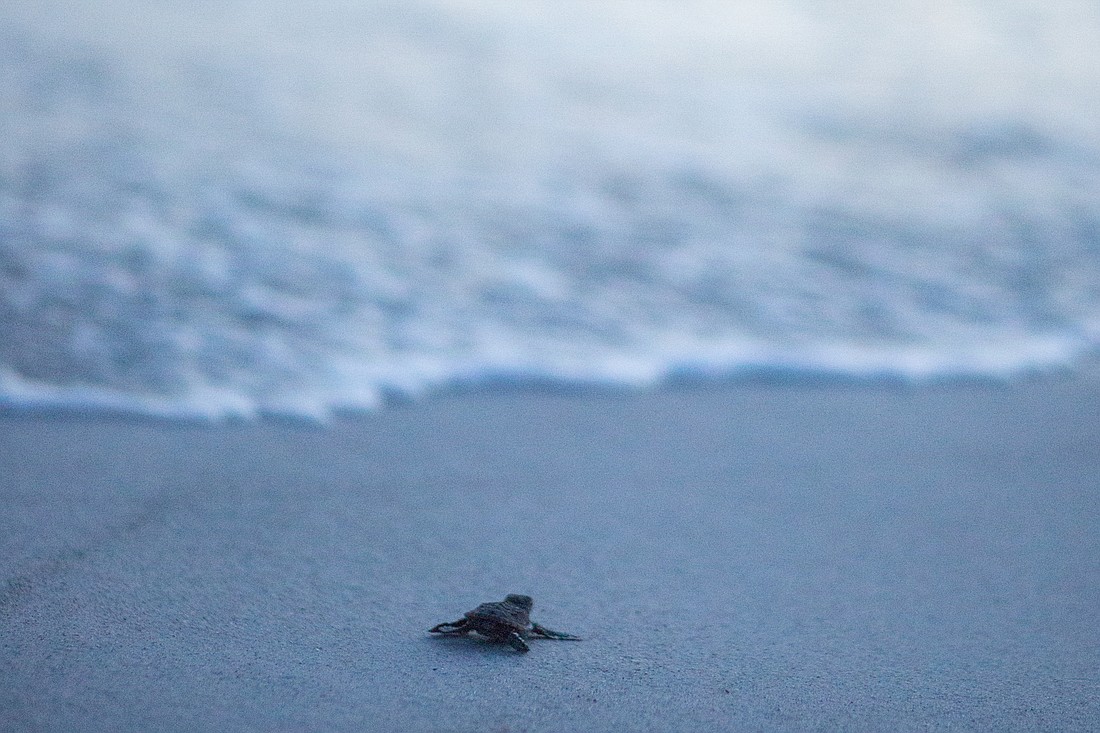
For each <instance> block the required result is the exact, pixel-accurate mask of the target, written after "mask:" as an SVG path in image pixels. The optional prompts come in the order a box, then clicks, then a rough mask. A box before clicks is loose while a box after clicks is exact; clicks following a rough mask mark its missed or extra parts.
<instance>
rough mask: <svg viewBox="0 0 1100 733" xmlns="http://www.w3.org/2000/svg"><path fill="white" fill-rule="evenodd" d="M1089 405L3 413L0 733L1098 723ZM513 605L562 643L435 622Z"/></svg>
mask: <svg viewBox="0 0 1100 733" xmlns="http://www.w3.org/2000/svg"><path fill="white" fill-rule="evenodd" d="M1098 416H1100V386H1098V384H1097V382H1096V381H1094V380H1090V379H1089V378H1087V377H1075V378H1068V377H1067V378H1061V377H1049V378H1039V379H1034V380H1031V381H1026V382H1022V383H1019V384H1014V385H998V384H966V385H957V384H956V385H949V386H948V385H945V386H928V387H920V388H907V387H899V386H888V385H883V386H866V385H864V386H856V385H845V384H807V383H801V384H765V383H751V382H742V383H734V384H729V385H719V386H703V387H688V388H682V389H668V390H664V391H658V392H652V393H639V394H633V393H627V394H571V395H563V394H553V393H548V392H537V391H523V390H516V391H511V392H495V393H493V392H479V393H469V394H452V395H449V396H441V397H436V398H432V399H428V400H425V401H423V402H417V403H411V404H402V405H394V406H391V407H389V408H387V409H385V410H383V411H381V412H378V413H375V414H369V415H362V416H354V417H346V418H342V419H339V420H337V421H335V422H334V423H332V424H330V425H328V426H325V427H319V426H314V425H310V424H299V423H288V422H280V421H275V420H264V421H257V422H248V423H227V424H212V425H211V424H202V423H189V424H188V423H169V422H158V421H148V420H136V419H129V418H118V419H112V418H104V417H87V418H84V417H63V416H50V415H26V414H23V415H20V414H9V415H6V416H3V417H2V419H0V464H2V465H0V503H2V505H3V506H4V507H5V509H4V511H3V512H0V729H3V730H5V731H12V732H15V731H75V730H83V731H148V730H159V731H173V730H178V731H195V730H210V731H214V730H217V731H261V730H262V731H276V730H285V731H300V730H334V731H364V730H369V731H374V730H377V731H470V732H474V731H477V732H478V733H482V732H485V731H568V730H585V731H587V730H634V731H642V730H653V731H681V730H682V731H689V730H690V731H697V730H737V731H754V730H760V731H768V730H858V731H885V730H895V731H905V730H929V729H931V730H989V731H1013V730H1019V731H1035V730H1044V731H1071V730H1080V731H1085V730H1096V729H1097V728H1100V674H1098V672H1097V670H1100V631H1098V630H1100V550H1098V548H1100V493H1098V490H1097V489H1098V479H1097V476H1100V417H1098ZM506 593H527V594H530V595H532V596H533V597H534V599H535V609H534V614H533V617H534V618H535V620H537V621H539V622H540V623H543V624H545V625H547V626H550V627H552V628H555V629H560V630H563V631H568V632H572V633H575V634H579V635H580V636H583V637H584V641H581V642H558V641H548V640H542V641H540V640H533V641H532V642H531V645H532V650H531V652H530V653H529V654H527V655H522V654H518V653H516V652H514V651H512V650H511V649H510V648H508V647H506V646H493V645H489V644H486V643H482V642H478V641H477V640H474V639H440V638H436V637H433V636H430V635H429V634H428V633H427V629H428V628H429V627H431V626H432V625H434V624H436V623H439V622H442V621H450V620H453V619H455V618H458V617H459V616H460V615H461V613H462V612H463V611H465V610H467V609H469V608H472V607H473V606H475V605H477V604H478V603H481V602H483V601H487V600H499V599H500V598H503V596H504V595H505V594H506Z"/></svg>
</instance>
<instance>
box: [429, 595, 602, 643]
mask: <svg viewBox="0 0 1100 733" xmlns="http://www.w3.org/2000/svg"><path fill="white" fill-rule="evenodd" d="M533 605H534V602H533V601H532V600H531V596H520V595H514V594H513V595H509V596H506V597H505V598H504V600H503V601H497V602H495V603H482V604H481V605H480V606H478V607H477V608H475V609H474V610H472V611H467V612H466V613H465V615H464V616H463V617H462V618H460V619H459V620H458V621H452V622H451V623H449V624H439V625H438V626H433V627H432V628H430V629H428V631H429V632H430V633H432V634H447V635H449V636H462V635H465V634H468V633H470V632H471V631H474V632H477V633H478V634H480V635H481V636H484V637H485V638H487V639H488V640H489V641H495V642H498V643H505V644H509V645H510V646H511V647H512V648H513V649H515V650H516V651H519V652H526V651H530V649H531V648H530V647H529V646H527V642H526V639H528V638H530V637H531V636H541V637H543V638H544V639H567V640H570V641H580V637H579V636H573V635H572V634H563V633H562V632H560V631H552V630H551V629H548V628H546V627H545V626H539V625H538V624H536V623H532V621H531V607H532V606H533Z"/></svg>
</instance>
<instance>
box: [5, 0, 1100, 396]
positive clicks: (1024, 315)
mask: <svg viewBox="0 0 1100 733" xmlns="http://www.w3.org/2000/svg"><path fill="white" fill-rule="evenodd" d="M69 5H70V4H67V3H60V2H49V1H48V0H47V1H45V2H40V3H34V4H31V3H24V4H16V5H15V6H14V7H12V8H10V9H8V10H6V11H5V12H4V14H3V15H2V16H0V38H2V39H3V41H4V42H3V43H2V44H0V99H2V100H3V101H2V102H0V104H2V105H3V110H2V111H3V119H4V127H3V138H2V139H0V163H2V165H0V403H2V404H5V405H8V406H24V407H48V408H51V409H85V410H121V411H137V412H143V413H152V414H158V415H165V416H173V415H190V416H204V417H216V416H222V415H245V416H247V415H255V414H262V413H286V414H296V415H308V416H316V417H323V416H325V415H327V414H330V413H331V412H332V411H333V410H341V409H372V408H374V407H377V406H378V405H380V404H382V403H383V402H384V401H385V400H386V399H387V397H388V396H390V395H394V394H402V395H412V396H415V395H419V394H423V393H426V392H431V391H434V390H438V389H444V388H446V387H448V386H449V385H456V384H484V383H496V382H501V381H503V382H512V383H515V382H518V383H525V382H538V383H551V384H559V385H563V386H569V385H604V386H611V387H614V386H620V387H643V386H649V385H654V384H658V383H661V382H662V381H665V380H668V379H670V378H683V377H704V378H710V377H727V376H733V375H737V374H744V373H759V372H766V373H777V374H785V375H790V376H797V375H800V374H813V375H833V376H839V377H842V378H852V379H882V378H887V379H903V380H910V381H921V380H929V379H945V378H946V379H950V378H957V377H968V378H969V377H978V378H998V379H999V378H1007V377H1011V376H1013V375H1017V374H1025V373H1029V372H1032V371H1035V370H1044V369H1051V368H1072V367H1073V366H1074V365H1075V364H1078V363H1080V362H1081V360H1082V359H1083V358H1084V357H1085V356H1086V355H1088V354H1091V353H1094V352H1095V351H1096V348H1097V345H1098V343H1100V327H1098V324H1100V207H1098V206H1097V204H1096V202H1097V201H1100V133H1097V131H1096V127H1095V119H1094V118H1095V109H1097V108H1100V50H1098V49H1097V46H1096V44H1095V43H1094V40H1095V38H1096V37H1100V10H1097V9H1096V8H1095V7H1093V6H1092V5H1090V4H1088V3H1075V2H1069V1H1068V0H1067V1H1065V2H1056V3H1051V4H1048V5H1046V6H1044V8H1043V10H1041V11H1034V12H1033V11H1030V10H1027V9H1025V8H1022V7H1017V6H1015V5H1013V4H1003V5H999V6H997V7H991V6H989V5H988V4H986V3H981V2H978V1H977V0H971V1H969V2H966V1H962V0H960V1H959V2H953V3H949V4H948V5H945V6H942V7H940V6H938V7H937V8H936V9H922V10H921V11H920V12H917V11H915V10H912V9H910V8H909V7H908V6H907V5H905V4H903V3H883V4H879V5H875V6H874V7H873V8H871V7H857V6H856V5H850V6H844V7H838V8H831V9H822V8H820V7H818V6H817V5H815V4H813V3H808V2H780V1H779V0H774V1H770V2H764V3H756V4H754V5H753V6H752V7H751V8H748V7H739V6H738V7H730V6H729V4H728V3H715V2H704V1H697V2H687V3H682V4H676V6H675V7H673V6H669V5H667V4H665V3H659V2H653V1H651V0H631V2H623V3H609V4H602V5H600V6H599V7H592V6H591V4H590V3H571V2H564V3H563V2H554V3H550V2H533V3H523V4H519V5H516V6H507V5H499V4H497V3H492V2H489V1H488V0H461V1H460V0H452V1H449V2H443V1H438V2H429V1H427V0H420V1H415V2H406V3H401V4H391V3H384V2H376V3H361V2H355V3H352V2H338V1H336V0H328V1H325V2H319V3H312V4H310V5H309V6H308V8H306V7H300V6H298V5H295V4H292V3H285V4H279V3H277V4H275V5H271V4H269V3H268V4H258V3H251V2H244V1H243V0H238V1H237V2H228V3H221V4H219V6H218V7H217V8H212V7H207V8H200V7H196V6H195V5H194V4H189V3H175V2H170V3H161V4H158V5H157V6H156V8H155V9H151V8H148V7H146V6H144V5H142V6H140V8H139V6H138V5H137V4H130V3H127V2H122V3H116V2H110V3H108V2H100V1H99V0H92V2H88V3H82V4H81V5H80V7H79V8H73V7H69ZM139 10H140V12H138V11H139Z"/></svg>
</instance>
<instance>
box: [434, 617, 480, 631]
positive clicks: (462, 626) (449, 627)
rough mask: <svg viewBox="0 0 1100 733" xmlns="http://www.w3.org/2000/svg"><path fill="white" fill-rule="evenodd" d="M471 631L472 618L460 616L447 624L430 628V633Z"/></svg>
mask: <svg viewBox="0 0 1100 733" xmlns="http://www.w3.org/2000/svg"><path fill="white" fill-rule="evenodd" d="M469 631H470V620H469V619H466V618H460V619H459V620H458V621H452V622H450V623H447V624H439V625H438V626H433V627H432V628H430V629H428V633H429V634H466V633H469Z"/></svg>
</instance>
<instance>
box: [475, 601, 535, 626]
mask: <svg viewBox="0 0 1100 733" xmlns="http://www.w3.org/2000/svg"><path fill="white" fill-rule="evenodd" d="M531 605H532V604H531V599H530V597H529V596H508V597H507V598H505V599H504V600H503V601H497V602H495V603H482V604H481V605H480V606H478V607H477V608H475V609H474V610H472V611H467V612H466V614H465V616H466V618H468V619H470V620H471V621H479V622H486V621H488V622H495V623H498V624H503V625H505V626H510V627H512V628H514V629H516V630H517V631H522V630H524V629H526V628H527V627H528V626H529V625H530V624H531Z"/></svg>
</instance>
